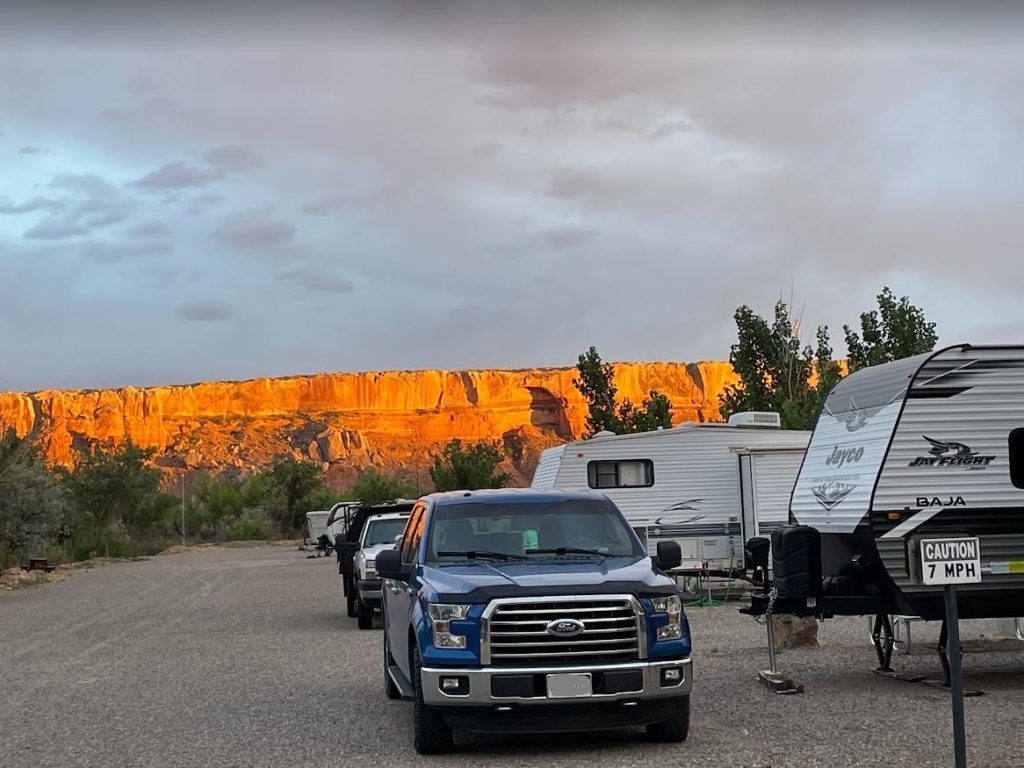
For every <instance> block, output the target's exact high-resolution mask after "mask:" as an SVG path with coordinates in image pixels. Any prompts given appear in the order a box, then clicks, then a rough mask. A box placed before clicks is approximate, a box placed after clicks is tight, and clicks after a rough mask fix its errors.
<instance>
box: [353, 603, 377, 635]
mask: <svg viewBox="0 0 1024 768" xmlns="http://www.w3.org/2000/svg"><path fill="white" fill-rule="evenodd" d="M356 616H357V618H358V626H359V628H360V629H370V628H371V627H372V626H373V608H371V607H370V606H368V605H367V604H366V603H364V602H363V601H362V600H360V601H359V602H358V603H356Z"/></svg>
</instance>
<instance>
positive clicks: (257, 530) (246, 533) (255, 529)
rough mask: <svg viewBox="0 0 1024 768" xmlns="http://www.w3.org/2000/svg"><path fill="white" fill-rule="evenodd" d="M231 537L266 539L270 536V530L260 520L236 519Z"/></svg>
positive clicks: (244, 539)
mask: <svg viewBox="0 0 1024 768" xmlns="http://www.w3.org/2000/svg"><path fill="white" fill-rule="evenodd" d="M231 538H232V539H234V540H235V541H266V540H267V539H269V538H270V531H269V530H267V526H266V525H264V524H263V523H261V522H259V521H258V520H236V521H235V523H234V524H233V525H232V526H231Z"/></svg>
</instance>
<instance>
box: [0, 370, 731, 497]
mask: <svg viewBox="0 0 1024 768" xmlns="http://www.w3.org/2000/svg"><path fill="white" fill-rule="evenodd" d="M575 375H576V370H575V368H537V369H527V370H476V371H441V370H429V371H387V372H371V373H321V374H316V375H312V376H290V377H284V378H273V379H252V380H250V381H239V382H203V383H199V384H190V385H175V386H162V387H147V388H135V387H124V388H122V389H106V390H80V391H66V390H52V391H41V392H32V393H0V429H3V430H6V429H8V428H11V427H13V428H14V430H15V431H16V432H17V433H18V435H19V436H25V435H29V434H32V435H34V436H35V437H36V438H38V439H39V441H40V443H41V445H42V446H43V449H44V451H45V453H46V456H47V459H48V460H49V461H50V462H52V463H54V464H61V465H65V466H69V465H72V464H73V463H74V459H75V455H76V452H78V451H81V450H83V449H87V448H88V447H89V446H90V445H93V444H95V443H114V444H120V443H121V442H122V441H124V440H126V439H131V440H132V441H133V442H134V443H136V444H137V445H140V446H145V447H149V448H153V449H155V451H156V463H157V465H158V466H160V467H161V468H163V469H164V470H165V471H166V472H167V473H168V475H169V476H177V475H178V474H179V473H180V472H182V471H185V472H194V471H197V470H203V471H210V472H225V471H227V472H233V473H245V472H251V471H254V470H257V469H260V468H263V467H266V466H268V465H270V464H271V463H272V462H273V461H274V460H275V459H277V458H279V457H281V456H283V455H289V454H290V455H294V456H296V457H301V458H306V459H311V460H313V461H317V462H320V463H321V464H322V465H323V467H324V469H325V470H326V471H327V472H328V477H329V479H330V480H331V482H332V484H333V485H335V486H336V487H342V486H344V485H346V484H347V483H349V482H351V480H352V479H353V478H354V477H355V475H356V474H357V472H358V471H359V470H360V469H361V468H363V467H366V466H371V465H372V466H377V467H381V468H383V469H386V470H388V471H398V472H400V473H402V474H404V475H406V476H407V477H409V478H412V477H413V476H416V477H423V478H426V468H427V466H428V465H429V463H430V457H431V454H432V453H434V452H436V451H437V450H438V448H439V447H440V446H441V445H443V444H444V443H445V442H447V441H448V440H451V439H453V438H461V439H463V440H477V439H481V438H487V439H499V440H504V441H506V443H509V442H513V443H517V444H518V447H520V448H521V449H522V459H521V460H517V461H515V462H514V464H513V465H512V466H510V467H509V469H510V470H511V471H513V474H514V476H515V478H516V481H517V482H520V483H523V482H527V481H528V479H529V476H530V475H531V474H532V471H533V467H534V465H535V462H536V458H537V454H538V453H539V452H540V450H542V449H543V448H545V447H547V446H549V445H554V444H556V443H559V442H563V441H566V440H570V439H573V438H576V437H579V436H581V435H582V434H583V432H584V423H585V419H586V405H585V403H584V401H583V399H582V398H581V396H580V394H579V392H578V391H577V390H576V388H575V387H574V386H573V383H572V382H573V378H574V376H575ZM735 380H736V377H735V375H734V373H733V371H732V368H731V366H730V365H729V364H728V363H723V362H702V363H619V364H616V365H615V382H616V385H617V387H618V390H619V396H620V397H628V398H629V399H631V400H633V401H634V402H640V401H641V400H643V398H644V397H646V395H647V393H648V392H649V391H650V390H651V389H658V390H660V391H662V392H664V393H665V394H666V395H667V396H668V397H669V399H670V400H671V402H672V417H673V422H674V423H679V422H682V421H714V420H717V419H718V395H719V393H720V392H721V391H722V390H723V388H724V387H725V386H726V385H728V384H730V383H733V382H734V381H735Z"/></svg>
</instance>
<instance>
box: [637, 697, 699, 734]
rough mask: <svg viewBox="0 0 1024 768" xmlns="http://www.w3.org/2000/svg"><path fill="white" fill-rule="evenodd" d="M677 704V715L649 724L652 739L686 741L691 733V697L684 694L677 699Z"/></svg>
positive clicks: (648, 732) (648, 729) (648, 730)
mask: <svg viewBox="0 0 1024 768" xmlns="http://www.w3.org/2000/svg"><path fill="white" fill-rule="evenodd" d="M675 705H676V706H675V710H676V712H675V717H673V718H672V719H671V720H666V721H664V722H662V723H654V724H653V725H648V726H647V736H648V738H650V739H651V741H659V742H662V743H668V744H677V743H679V742H681V741H686V737H687V736H688V735H689V734H690V697H689V696H683V697H682V698H680V699H677V700H676V702H675Z"/></svg>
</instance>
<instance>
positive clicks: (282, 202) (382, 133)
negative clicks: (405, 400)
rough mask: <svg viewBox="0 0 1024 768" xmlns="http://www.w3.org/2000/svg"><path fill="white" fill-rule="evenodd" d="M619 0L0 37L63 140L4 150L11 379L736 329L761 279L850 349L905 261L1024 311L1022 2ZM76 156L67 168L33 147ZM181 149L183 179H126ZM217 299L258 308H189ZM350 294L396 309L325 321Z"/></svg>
mask: <svg viewBox="0 0 1024 768" xmlns="http://www.w3.org/2000/svg"><path fill="white" fill-rule="evenodd" d="M378 5H379V4H378ZM599 5H600V8H597V9H595V10H588V13H586V14H580V13H579V12H578V9H577V7H576V6H575V5H572V4H549V6H550V8H545V9H536V10H535V12H531V13H526V12H523V11H521V10H519V9H518V8H511V7H510V8H505V7H504V6H503V7H502V10H501V11H494V12H493V13H494V14H495V15H496V16H501V17H502V18H501V19H500V21H501V22H502V23H494V24H484V23H483V22H481V21H480V18H479V16H478V15H477V14H479V13H480V11H476V10H474V11H472V12H470V11H467V12H466V13H465V14H461V15H460V16H459V17H458V19H457V21H456V20H454V19H453V18H452V17H450V16H446V14H445V12H442V11H433V10H432V13H434V14H435V15H436V18H434V19H431V20H429V23H428V20H425V19H423V16H422V13H421V14H420V15H418V16H416V17H415V23H412V22H411V21H410V20H409V19H408V17H406V16H404V15H403V21H402V23H401V24H397V25H396V24H394V23H393V22H394V19H395V17H393V16H390V15H388V14H384V13H382V12H380V11H378V10H372V11H367V14H368V15H371V16H374V18H375V21H374V22H373V23H372V24H371V23H370V22H367V23H368V24H369V26H368V27H367V28H365V29H364V28H359V29H358V34H357V33H356V31H355V30H354V31H352V38H351V39H349V38H345V37H344V33H339V32H338V31H337V30H338V27H337V26H336V25H332V24H313V23H311V21H310V17H309V16H305V17H302V15H301V14H292V13H289V14H288V23H289V24H291V25H292V26H291V27H290V30H291V34H293V35H294V37H288V36H287V35H285V34H284V33H283V31H282V29H283V28H282V26H281V25H278V24H271V23H269V22H268V21H267V19H266V17H265V16H263V15H262V12H252V13H247V14H245V16H244V18H239V19H224V20H223V25H222V26H220V27H217V26H216V25H212V24H206V23H205V17H204V23H203V24H200V22H199V20H198V17H195V16H193V15H190V14H179V16H178V18H177V20H176V21H175V24H176V25H177V26H176V27H175V29H177V30H178V32H179V33H180V34H178V33H176V35H175V36H167V37H166V38H165V39H164V41H163V43H164V44H162V45H152V46H146V45H142V44H139V45H135V47H132V46H128V45H118V46H111V45H103V46H99V47H97V48H96V50H89V46H88V45H87V44H86V42H84V41H85V38H86V37H87V35H86V31H84V30H83V29H81V28H80V27H79V26H78V25H76V24H71V23H70V22H69V21H64V22H60V21H55V22H54V23H53V24H52V25H51V26H52V27H55V28H63V29H64V31H65V33H66V34H67V36H68V43H67V44H66V45H65V44H60V45H55V44H53V43H51V42H50V39H51V38H50V37H49V35H51V34H52V35H56V34H57V33H58V32H59V31H60V30H59V29H52V30H50V29H49V28H48V31H47V32H46V35H45V39H46V41H47V44H46V45H43V44H42V41H43V40H44V34H43V33H42V32H40V33H39V36H38V37H35V38H33V37H32V36H31V35H23V36H22V39H20V40H19V42H18V46H17V47H14V46H7V47H4V46H0V64H2V65H3V67H4V68H3V70H2V71H3V72H4V73H5V76H4V77H3V78H2V79H0V105H3V106H4V110H3V115H4V121H3V122H4V128H5V129H6V130H7V135H8V137H11V136H18V137H38V140H39V141H40V143H41V144H44V145H45V146H46V147H48V148H49V149H50V150H52V154H51V155H48V156H45V157H43V156H40V157H38V158H36V157H20V156H17V155H14V152H16V150H17V148H18V146H20V144H18V143H14V144H12V145H10V146H9V148H8V151H9V153H10V154H11V155H12V156H9V158H8V159H9V160H10V163H9V164H10V165H12V167H13V166H15V165H16V166H17V168H15V169H14V172H12V173H7V174H0V176H2V178H0V195H6V196H7V199H6V200H4V201H0V212H4V213H5V214H7V215H5V216H3V217H0V224H2V226H0V253H3V254H4V256H3V257H0V258H2V260H3V263H4V270H3V279H0V294H2V297H3V299H4V300H3V301H2V302H0V324H2V325H6V326H18V327H22V326H24V327H31V328H32V329H33V333H32V334H31V335H30V336H29V335H26V339H25V340H23V339H21V338H16V337H17V335H15V337H12V338H11V339H9V340H8V345H7V346H6V347H5V350H4V355H5V365H6V367H5V371H8V372H14V373H7V374H5V375H7V376H8V377H10V378H9V379H7V380H5V382H4V384H5V385H7V386H15V387H21V386H24V387H32V386H53V385H58V384H63V385H75V384H96V383H107V384H124V383H128V382H131V383H146V382H149V383H161V382H166V381H181V380H186V381H187V380H196V379H204V378H215V377H219V376H224V377H228V378H239V377H245V376H250V375H264V374H286V373H290V372H294V371H308V370H316V369H318V368H320V369H322V368H332V369H333V368H337V366H338V360H343V361H344V365H345V366H346V367H352V368H361V369H375V368H409V367H434V366H441V367H446V368H457V367H461V366H487V365H497V366H501V365H514V366H529V365H535V364H571V363H572V361H573V360H574V359H575V356H576V355H577V354H578V353H579V351H580V350H581V349H584V348H585V347H586V346H588V345H589V344H591V343H593V344H597V345H598V348H599V349H600V350H601V352H602V354H603V356H604V357H605V358H607V359H643V358H648V359H659V358H661V359H664V358H668V359H688V360H693V359H699V358H724V357H725V356H726V355H727V354H728V349H729V344H730V343H731V342H732V341H734V338H735V328H734V327H733V321H732V313H733V311H734V309H735V307H736V306H737V305H739V304H741V303H748V304H751V305H752V306H753V307H754V309H755V310H757V311H759V312H762V313H768V312H770V311H771V305H772V302H773V300H774V299H775V298H776V297H777V296H778V295H779V294H780V293H785V294H786V296H788V295H789V292H790V287H791V286H792V290H793V293H794V295H795V299H796V303H797V304H798V305H799V306H805V313H804V322H803V324H804V327H806V328H812V327H813V326H815V325H817V324H818V323H820V322H821V323H828V324H829V325H830V326H831V327H832V328H833V331H834V333H833V336H834V341H836V347H837V352H838V353H840V354H841V353H842V343H841V340H840V339H838V338H837V337H836V333H835V331H836V330H837V329H838V328H839V327H840V326H841V325H842V324H843V323H844V322H845V323H849V322H855V321H856V318H857V315H858V314H859V313H860V312H862V311H864V310H865V309H867V308H869V307H870V305H871V304H872V302H873V297H874V295H875V294H876V293H877V292H878V290H879V288H880V287H881V285H883V284H885V283H889V284H891V285H892V287H893V288H894V289H895V290H896V291H897V293H899V294H903V293H909V294H910V295H911V297H912V299H913V300H914V301H915V302H916V303H918V304H920V305H922V306H924V307H925V309H926V311H927V312H928V315H929V317H930V318H931V319H934V320H937V321H938V322H939V331H940V333H941V334H942V339H943V341H947V340H948V341H960V340H964V339H967V340H973V341H996V342H999V341H1004V342H1005V341H1014V340H1016V336H1014V334H1013V329H1014V328H1018V329H1019V328H1021V327H1024V307H1021V306H1020V302H1019V301H1018V298H1019V295H1020V293H1021V291H1024V270H1021V269H1020V268H1019V266H1018V261H1019V258H1018V256H1017V254H1019V253H1020V251H1021V248H1022V246H1024V225H1022V224H1021V222H1020V216H1019V213H1018V209H1019V207H1020V206H1019V200H1020V199H1021V196H1022V193H1024V176H1022V175H1021V174H1019V173H1018V172H1017V168H1018V167H1019V166H1020V165H1021V163H1024V135H1022V134H1021V132H1020V130H1019V126H1020V125H1021V117H1022V113H1024V107H1022V106H1021V104H1020V100H1019V98H1017V94H1018V93H1019V90H1020V89H1019V84H1020V83H1021V82H1024V49H1021V48H1020V47H1019V41H1017V40H1016V39H1015V38H1014V37H1013V35H1014V32H1015V31H1016V30H1018V29H1019V28H1020V24H1019V23H1018V22H1019V20H1020V18H1021V12H1024V8H1022V11H1021V12H1013V13H1011V12H1010V11H1004V13H1005V14H1006V15H1005V16H1002V17H999V19H998V20H994V19H996V16H998V14H996V16H994V15H993V12H992V11H991V10H984V9H981V10H978V9H976V8H975V7H973V6H972V8H971V11H970V13H968V12H967V11H962V12H959V14H955V13H951V12H946V11H941V12H940V10H936V9H931V8H930V12H929V13H928V14H922V13H920V12H919V11H915V12H910V11H901V10H898V9H897V10H891V11H890V10H880V6H876V5H871V7H870V8H866V7H864V6H863V5H859V6H858V7H857V8H856V10H855V11H854V10H851V11H844V12H831V11H825V10H823V8H824V6H823V5H822V4H819V5H818V6H810V5H791V4H785V3H784V4H781V5H780V4H772V5H771V10H759V9H758V8H753V9H751V12H750V13H749V14H748V13H746V12H744V13H742V14H740V13H736V12H734V11H727V10H725V9H724V8H723V9H722V10H712V11H701V12H698V13H695V12H693V11H692V10H691V9H689V8H688V7H684V6H685V4H676V5H675V6H672V5H669V4H661V5H653V6H651V7H650V9H649V10H645V11H644V12H643V13H636V12H635V10H634V9H633V8H632V7H627V6H625V5H623V4H619V5H618V6H613V5H612V4H611V3H610V2H607V3H599ZM719 5H720V4H719ZM826 5H827V4H826ZM893 5H898V4H893ZM983 5H984V4H983ZM555 6H558V7H555ZM30 7H32V6H31V4H27V5H26V8H30ZM368 7H369V6H368ZM376 7H377V6H374V8H376ZM987 7H988V8H991V6H987ZM716 8H718V6H716ZM766 8H767V6H766ZM588 9H589V6H588ZM325 12H326V11H325ZM83 13H84V12H83ZM137 13H139V14H143V13H144V12H143V10H142V7H141V6H139V10H138V11H137ZM145 13H146V14H149V13H151V11H149V10H146V11H145ZM168 13H169V12H168ZM97 17H102V18H98V19H97V22H96V23H97V24H99V23H103V24H106V25H107V28H108V34H109V35H110V36H111V38H116V39H119V40H121V41H124V40H131V41H133V43H134V42H137V41H139V40H143V39H145V34H144V33H146V29H141V30H140V29H135V28H133V27H131V25H130V24H129V23H128V22H127V21H126V20H125V15H124V14H114V15H109V16H104V15H101V14H97ZM896 17H898V18H896ZM261 19H262V21H261ZM986 19H987V21H986ZM5 21H7V19H6V18H5ZM389 22H390V23H389ZM232 25H235V26H232ZM237 25H245V28H246V29H247V30H250V31H251V32H252V34H251V35H248V36H246V37H245V39H247V40H250V41H251V42H252V45H250V46H239V45H237V44H235V42H234V41H236V40H237V39H238V37H237V36H238V35H240V34H241V33H240V31H239V30H240V29H241V27H239V26H237ZM150 26H153V25H152V23H151V21H150ZM314 27H315V28H314ZM346 29H350V30H353V29H354V25H352V24H348V25H346ZM318 31H323V34H324V37H320V38H317V34H318ZM133 32H138V33H139V34H137V35H136V34H133ZM4 34H10V25H9V24H5V25H4V26H3V28H0V35H4ZM96 34H98V32H97V33H96ZM154 34H155V33H154ZM328 34H330V35H332V36H333V39H331V40H327V35H328ZM313 38H317V40H320V41H321V42H323V43H327V44H318V43H315V42H313ZM33 40H35V41H36V42H35V43H34V42H33ZM182 40H187V41H188V44H187V45H185V44H182V43H181V41H182ZM291 41H302V45H293V44H292V42H291ZM348 43H351V44H348ZM69 72H72V73H74V75H75V76H74V77H71V78H69V77H68V73H69ZM395 72H414V73H416V76H415V77H409V78H396V77H395V76H394V73H395ZM211 73H215V74H214V76H211ZM104 107H108V108H109V109H107V110H105V113H103V112H101V110H103V109H104ZM55 125H57V126H60V127H61V130H60V131H59V132H56V133H55V132H54V130H53V126H55ZM58 139H59V140H58ZM20 141H21V143H27V139H21V140H20ZM225 147H231V148H233V149H232V150H231V151H224V148H225ZM208 152H209V153H212V154H206V153H208ZM257 152H265V153H266V155H267V158H266V161H265V162H264V163H263V164H261V165H259V166H257V165H256V164H257V163H259V160H257V159H255V155H256V153H257ZM57 158H60V159H61V161H62V162H66V163H67V165H65V166H63V168H64V169H65V170H67V171H69V172H73V173H72V174H70V175H68V177H66V178H63V177H62V178H58V179H55V180H54V181H53V182H51V184H48V183H47V182H48V181H49V178H50V177H49V176H46V177H40V178H32V177H31V174H32V172H33V171H32V168H33V167H36V166H38V167H44V166H49V165H50V164H51V163H53V162H55V159H57ZM154 158H155V159H156V160H154ZM175 159H176V160H179V161H181V162H180V166H179V167H178V169H177V170H184V171H188V172H190V173H191V176H189V174H187V173H186V174H185V175H184V178H182V176H180V175H179V176H178V178H177V181H175V182H174V183H173V184H170V185H169V186H167V185H165V186H160V187H157V188H152V189H151V188H148V187H143V186H128V185H126V184H125V182H131V181H133V180H138V179H140V177H144V176H145V175H147V174H148V173H149V172H152V171H153V170H154V169H156V170H160V169H158V168H157V166H160V165H162V164H163V163H164V162H165V161H167V160H175ZM5 170H6V169H5ZM246 171H247V172H246ZM47 172H49V171H47ZM210 174H214V175H215V176H218V177H219V178H220V180H219V181H216V180H211V181H207V178H208V176H209V175H210ZM220 174H223V176H220ZM169 175H170V176H173V175H174V174H169ZM197 177H198V178H197ZM161 181H162V182H165V183H166V179H161ZM197 181H198V182H202V183H199V184H193V182H197ZM111 182H115V183H114V188H113V189H111V188H110V185H111ZM181 183H186V186H176V185H177V184H181ZM36 186H38V188H36ZM213 192H217V193H223V195H224V196H226V197H221V196H214V195H212V194H210V193H213ZM229 202H230V205H229ZM261 206H264V207H263V208H261ZM250 209H259V210H250ZM235 211H241V213H234V214H233V215H228V214H232V212H235ZM300 215H301V216H302V218H301V225H299V220H298V219H296V217H297V216H300ZM152 220H157V221H159V222H161V223H162V224H163V225H164V226H166V227H167V229H168V230H169V232H168V233H167V234H165V235H162V236H161V235H158V234H156V233H154V234H152V235H146V236H134V237H133V235H132V231H133V229H134V228H135V227H137V226H140V225H142V224H144V223H146V222H150V221H152ZM116 221H121V222H122V223H121V224H116V223H111V222H116ZM36 226H39V227H41V230H37V231H36V232H35V233H34V234H39V233H40V231H41V232H42V234H49V235H53V236H54V237H50V238H49V239H47V238H37V237H30V238H25V237H22V235H23V234H24V233H25V230H27V229H30V228H33V227H36ZM297 226H298V229H297V228H296V227H297ZM86 230H87V232H86ZM300 230H301V231H300ZM58 235H60V237H57V236H58ZM171 247H173V251H171V250H170V248H171ZM145 248H149V249H157V248H160V249H164V250H163V252H161V253H153V254H150V255H147V254H144V253H140V252H139V250H140V249H145ZM254 255H264V256H265V258H253V256H254ZM293 262H299V264H298V266H294V267H291V268H290V269H287V270H285V271H284V273H282V272H280V271H278V270H279V269H280V267H281V266H282V265H287V264H291V263H293ZM105 264H112V265H114V266H112V267H105V268H104V267H103V265H105ZM97 265H100V266H97ZM353 285H354V286H355V287H356V288H357V290H352V289H351V286H353ZM552 286H556V287H557V290H553V289H552ZM346 291H351V292H348V293H346ZM55 293H56V295H59V296H60V297H61V301H60V302H55V301H54V300H53V295H55ZM609 296H613V297H614V305H615V312H609V311H608V306H609V305H608V302H607V301H599V300H595V299H596V298H600V297H609ZM211 297H214V298H216V299H217V300H218V301H222V302H224V303H225V304H228V305H230V306H232V307H234V309H233V312H234V314H233V315H232V317H233V318H235V319H237V320H238V326H239V327H240V328H244V329H245V331H246V333H245V334H237V336H236V335H235V334H234V329H233V328H232V326H231V324H228V323H225V324H221V325H215V324H205V325H193V324H190V323H184V322H175V323H167V319H168V318H169V317H174V316H175V310H176V308H177V307H178V306H179V305H180V304H182V303H187V302H198V303H203V302H205V301H206V300H207V299H210V298H211ZM339 297H341V298H342V299H343V301H344V304H345V308H346V310H351V312H352V313H353V316H355V317H358V318H359V324H360V326H361V327H367V328H372V329H373V334H370V335H367V334H362V333H359V334H341V335H339V334H338V333H337V330H336V327H330V324H329V323H327V324H311V323H309V314H308V313H307V312H306V311H305V310H306V309H307V308H310V307H313V306H319V305H327V306H331V304H332V302H336V301H337V299H338V298H339ZM566 306H572V307H573V308H574V311H573V312H572V313H569V314H568V315H567V314H566V313H565V312H564V308H565V307H566ZM298 307H301V308H302V309H303V311H296V309H297V308H298ZM556 316H557V317H559V318H561V321H560V322H559V323H557V324H552V323H551V322H550V318H551V317H556ZM218 334H225V336H227V335H230V338H225V337H224V336H218ZM108 338H109V339H110V341H108V340H107V339H108ZM452 338H456V339H458V340H459V343H458V344H446V343H439V342H438V340H439V339H442V340H443V339H452ZM126 343H129V344H132V348H133V350H138V354H133V355H132V356H130V359H128V358H126V356H125V355H124V345H125V344H126ZM41 350H45V351H47V352H48V354H43V352H42V351H41ZM176 350H184V351H176ZM55 352H59V354H55Z"/></svg>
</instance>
